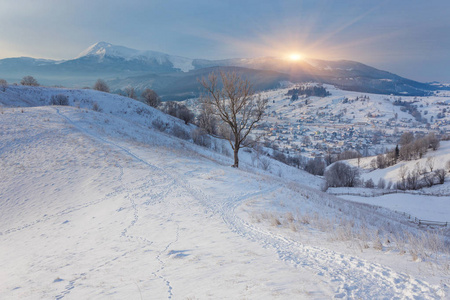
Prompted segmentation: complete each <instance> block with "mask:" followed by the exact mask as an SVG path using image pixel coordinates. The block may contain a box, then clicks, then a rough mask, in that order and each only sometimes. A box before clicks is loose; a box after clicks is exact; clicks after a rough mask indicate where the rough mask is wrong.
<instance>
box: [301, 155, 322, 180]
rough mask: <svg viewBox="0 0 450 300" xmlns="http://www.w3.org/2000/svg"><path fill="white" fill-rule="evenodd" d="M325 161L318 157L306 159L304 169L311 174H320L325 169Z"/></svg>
mask: <svg viewBox="0 0 450 300" xmlns="http://www.w3.org/2000/svg"><path fill="white" fill-rule="evenodd" d="M325 167H326V166H325V161H324V160H323V159H322V158H320V157H315V158H314V159H310V160H308V162H307V163H306V165H305V171H306V172H308V173H311V174H313V175H320V176H322V175H323V173H324V171H325Z"/></svg>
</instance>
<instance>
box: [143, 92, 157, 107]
mask: <svg viewBox="0 0 450 300" xmlns="http://www.w3.org/2000/svg"><path fill="white" fill-rule="evenodd" d="M141 96H142V98H144V102H145V103H147V104H148V105H150V106H151V107H158V106H159V104H161V98H159V96H158V94H157V93H156V92H155V91H154V90H151V89H145V90H144V91H143V92H142V95H141Z"/></svg>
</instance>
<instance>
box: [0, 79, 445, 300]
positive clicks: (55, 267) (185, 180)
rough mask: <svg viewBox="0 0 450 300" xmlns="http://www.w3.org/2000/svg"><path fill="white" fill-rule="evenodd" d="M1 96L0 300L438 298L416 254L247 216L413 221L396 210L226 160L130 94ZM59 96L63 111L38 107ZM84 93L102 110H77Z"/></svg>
mask: <svg viewBox="0 0 450 300" xmlns="http://www.w3.org/2000/svg"><path fill="white" fill-rule="evenodd" d="M7 93H8V94H6V93H0V103H2V107H0V299H48V298H56V299H63V298H65V299H197V298H198V299H330V298H343V299H444V298H446V297H447V296H448V286H447V285H448V281H449V279H448V273H441V272H436V271H435V270H434V269H429V267H428V266H429V265H428V263H427V262H420V261H412V260H411V259H410V258H409V257H407V256H406V255H404V256H402V255H398V254H397V253H394V252H390V251H387V252H383V251H375V250H374V249H365V250H364V251H363V250H359V249H356V248H355V247H354V246H353V247H350V246H349V244H346V243H344V242H338V241H335V242H332V241H330V240H328V239H326V238H325V237H324V233H322V232H320V231H318V230H316V229H314V228H311V227H309V226H307V225H305V226H304V227H302V229H300V230H298V231H297V230H296V231H291V230H289V228H285V227H284V226H282V225H281V224H280V225H276V226H273V225H271V224H268V222H264V221H262V222H261V221H259V222H257V221H255V216H256V215H257V214H258V213H261V212H262V213H274V214H275V213H285V212H286V211H294V212H295V211H296V210H297V212H299V211H301V212H309V213H311V214H314V216H316V217H317V218H329V219H330V220H336V219H340V218H342V217H346V215H345V214H346V213H350V212H353V213H354V214H355V216H356V215H358V216H361V215H362V214H363V213H366V214H367V216H365V217H364V220H366V217H367V220H368V222H369V223H370V222H372V221H370V220H375V219H370V218H368V217H369V214H370V216H371V217H372V218H380V220H381V219H384V218H386V220H389V223H390V224H391V226H394V225H395V226H399V227H404V228H410V229H411V230H414V228H413V224H410V223H408V222H407V220H406V219H402V217H401V216H394V215H393V214H391V213H390V212H389V211H385V210H382V209H376V210H372V209H373V208H371V207H370V206H363V205H359V204H357V203H356V204H355V203H352V202H347V201H345V200H342V199H339V198H336V197H333V196H331V195H327V194H325V193H322V192H320V191H319V190H317V188H318V187H320V185H321V183H322V181H321V180H320V179H316V178H315V177H313V176H310V175H308V174H305V173H304V172H302V171H300V170H296V169H294V168H289V167H283V166H282V165H278V164H276V162H273V165H272V169H273V170H276V171H275V173H276V175H273V174H271V173H269V172H264V171H262V170H258V169H255V168H254V167H253V166H252V165H251V163H250V161H251V159H250V156H249V154H246V153H245V152H242V167H241V168H240V169H234V168H231V167H230V165H231V159H230V158H229V157H227V156H223V155H221V154H218V153H215V152H211V151H209V150H207V149H205V148H202V147H199V146H196V145H194V144H191V143H190V142H189V141H184V140H180V139H177V138H174V137H172V136H170V135H169V134H167V133H161V132H159V131H157V130H155V129H154V128H153V127H152V126H151V122H152V121H153V120H157V119H160V120H162V121H164V122H167V123H168V126H169V127H171V126H175V124H177V125H180V126H181V125H182V124H181V122H179V120H175V119H173V118H171V117H168V116H166V115H164V114H162V113H161V112H159V111H157V110H154V109H152V108H148V107H146V106H145V105H144V104H142V103H139V102H136V101H134V100H131V99H127V98H124V97H120V96H114V95H110V94H105V93H100V92H96V91H87V90H63V89H46V88H25V87H9V88H8V92H7ZM14 93H16V94H14ZM58 93H64V94H67V95H68V96H69V98H70V105H71V106H65V107H61V106H51V107H50V106H38V105H44V104H46V102H47V101H48V99H49V98H50V96H51V95H52V94H58ZM12 95H16V96H17V98H14V97H12ZM14 99H16V102H14ZM94 102H97V103H98V104H99V106H100V107H101V109H102V110H103V112H94V111H92V110H89V109H87V108H90V107H91V106H92V104H93V103H94ZM11 106H16V107H11ZM77 106H79V107H80V108H77ZM143 109H146V111H145V110H143ZM190 129H191V127H188V128H187V130H190ZM316 217H315V218H316ZM361 220H362V219H361ZM377 220H378V219H377ZM359 221H360V220H358V219H357V220H356V222H359ZM331 222H334V221H331ZM373 222H375V221H373ZM369 223H368V224H367V226H369V227H370V226H374V227H376V226H378V225H380V226H381V223H376V222H375V223H373V224H369Z"/></svg>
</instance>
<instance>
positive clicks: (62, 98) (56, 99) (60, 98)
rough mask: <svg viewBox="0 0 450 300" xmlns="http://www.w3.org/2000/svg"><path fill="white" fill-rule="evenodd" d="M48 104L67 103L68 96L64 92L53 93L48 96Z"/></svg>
mask: <svg viewBox="0 0 450 300" xmlns="http://www.w3.org/2000/svg"><path fill="white" fill-rule="evenodd" d="M50 105H69V97H67V96H66V95H64V94H58V95H53V96H52V97H51V98H50Z"/></svg>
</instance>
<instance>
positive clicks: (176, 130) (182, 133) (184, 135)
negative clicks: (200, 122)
mask: <svg viewBox="0 0 450 300" xmlns="http://www.w3.org/2000/svg"><path fill="white" fill-rule="evenodd" d="M172 134H173V135H174V136H176V137H177V138H180V139H183V140H189V139H190V138H191V137H190V135H189V132H187V131H186V130H184V129H183V128H182V127H181V126H179V125H174V126H173V127H172Z"/></svg>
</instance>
